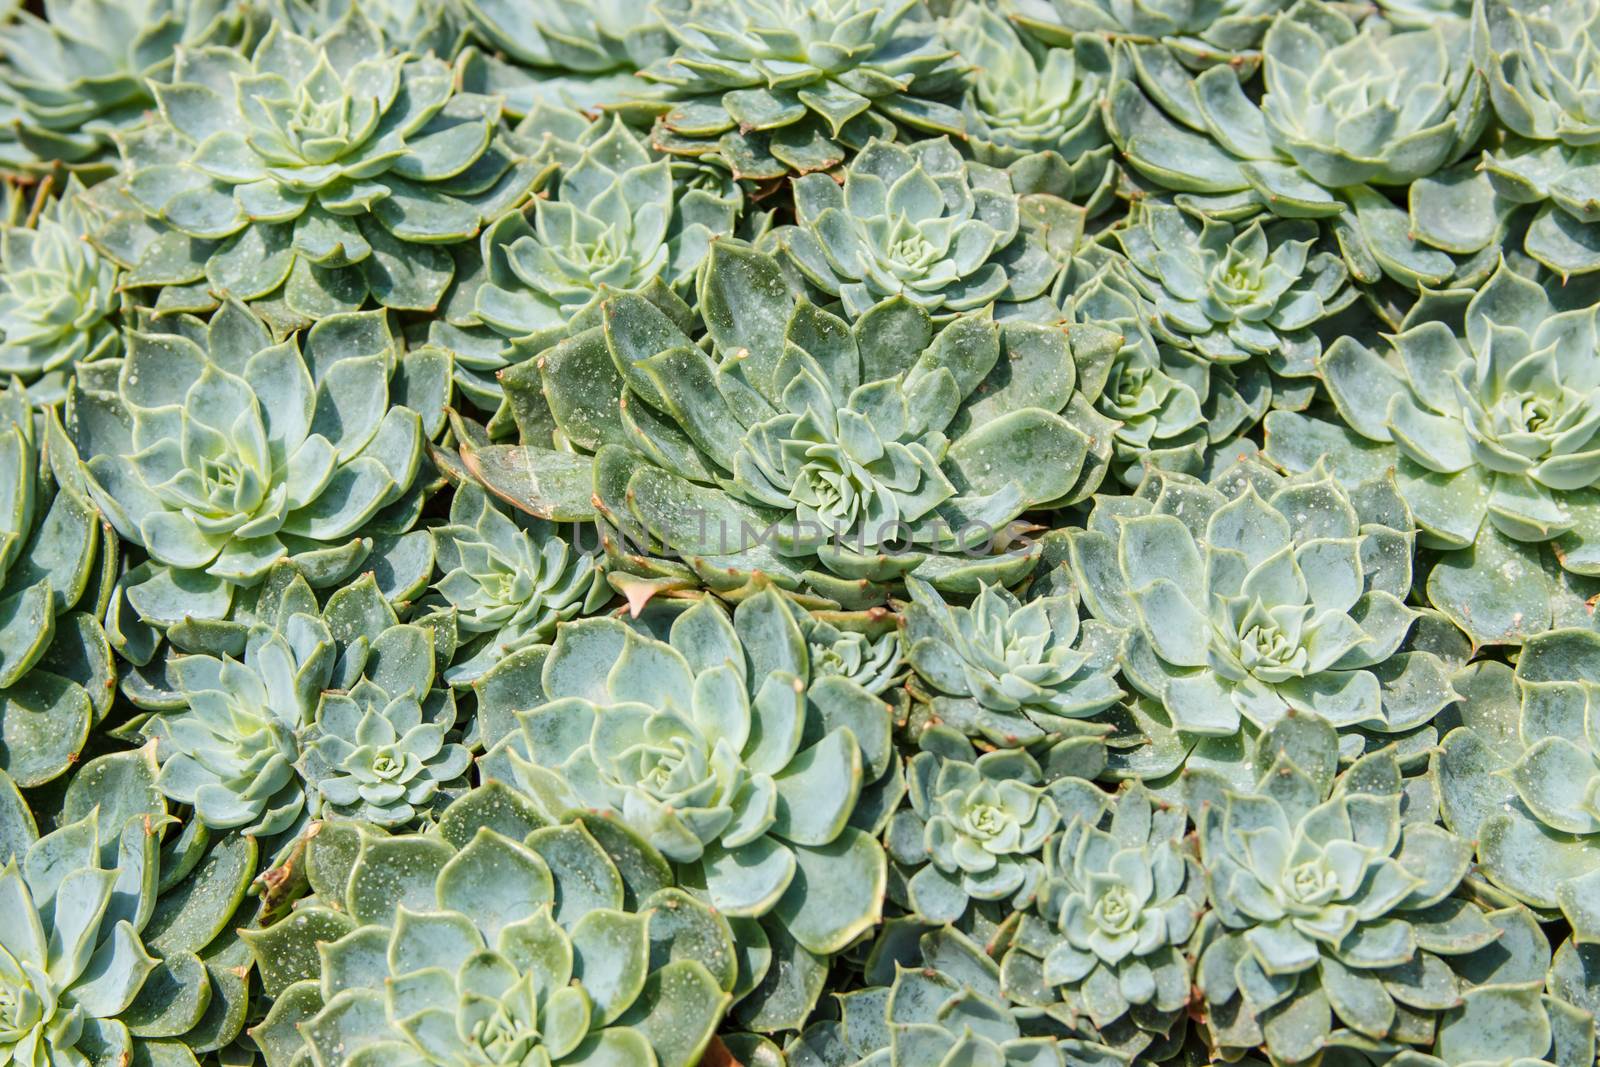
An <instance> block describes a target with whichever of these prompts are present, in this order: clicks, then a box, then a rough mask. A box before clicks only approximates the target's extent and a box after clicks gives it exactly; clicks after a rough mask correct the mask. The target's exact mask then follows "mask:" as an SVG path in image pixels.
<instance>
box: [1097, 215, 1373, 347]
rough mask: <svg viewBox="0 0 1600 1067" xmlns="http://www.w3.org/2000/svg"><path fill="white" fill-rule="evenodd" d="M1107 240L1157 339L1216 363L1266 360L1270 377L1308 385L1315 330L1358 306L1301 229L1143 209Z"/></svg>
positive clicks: (1292, 223)
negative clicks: (1150, 309)
mask: <svg viewBox="0 0 1600 1067" xmlns="http://www.w3.org/2000/svg"><path fill="white" fill-rule="evenodd" d="M1113 232H1114V233H1115V235H1116V239H1117V242H1118V244H1120V245H1121V247H1122V250H1123V252H1124V253H1125V254H1126V256H1127V263H1128V265H1129V266H1130V267H1132V268H1133V269H1132V270H1131V271H1129V272H1128V273H1127V277H1128V279H1129V280H1130V281H1132V282H1133V284H1134V285H1135V286H1136V287H1137V288H1138V289H1139V291H1140V293H1141V294H1142V295H1143V296H1144V298H1145V299H1146V300H1147V301H1148V302H1149V303H1150V304H1151V305H1153V306H1154V307H1155V310H1156V312H1157V316H1158V317H1157V320H1156V324H1155V329H1156V330H1157V331H1158V332H1159V334H1160V336H1161V339H1162V340H1164V341H1166V342H1168V343H1169V344H1174V345H1178V346H1180V347H1184V348H1191V349H1193V350H1195V351H1196V352H1198V353H1199V354H1200V355H1202V356H1203V357H1205V358H1206V359H1209V360H1213V361H1215V362H1218V363H1242V362H1244V361H1246V360H1248V359H1250V358H1252V357H1263V358H1264V359H1265V361H1266V362H1267V364H1268V366H1269V367H1271V369H1272V371H1273V373H1275V374H1279V375H1291V376H1300V377H1304V376H1306V375H1309V374H1311V373H1313V372H1314V370H1315V363H1316V360H1317V357H1318V356H1319V355H1321V353H1322V342H1321V339H1320V338H1319V337H1318V336H1317V334H1316V333H1315V332H1314V330H1313V327H1315V326H1317V325H1318V324H1319V323H1321V322H1323V321H1324V320H1326V319H1327V318H1329V317H1330V316H1332V315H1334V314H1335V313H1337V312H1339V311H1342V310H1343V309H1344V308H1346V307H1348V306H1349V305H1350V303H1351V302H1352V301H1354V300H1355V299H1356V295H1357V294H1356V290H1355V288H1354V287H1353V286H1351V285H1350V284H1349V281H1348V274H1347V272H1346V270H1345V266H1344V263H1343V262H1342V261H1341V260H1340V259H1339V257H1338V256H1337V255H1336V254H1335V253H1333V252H1329V251H1327V250H1325V249H1321V248H1319V245H1318V241H1317V236H1318V231H1317V226H1316V224H1315V223H1313V222H1310V221H1308V220H1305V219H1284V220H1278V221H1274V220H1273V219H1272V217H1271V216H1267V217H1266V218H1261V217H1257V218H1254V219H1251V220H1250V222H1249V225H1248V226H1242V225H1235V224H1233V223H1229V222H1226V221H1223V220H1220V219H1212V218H1209V217H1207V216H1205V215H1203V214H1200V213H1198V212H1189V211H1183V210H1181V209H1180V208H1177V207H1174V206H1172V205H1170V204H1166V203H1163V202H1161V201H1158V200H1147V201H1144V202H1143V203H1142V204H1141V205H1140V206H1139V207H1138V208H1136V209H1135V211H1134V213H1133V214H1132V216H1131V217H1130V224H1129V225H1127V226H1125V227H1122V228H1119V229H1117V230H1115V231H1113Z"/></svg>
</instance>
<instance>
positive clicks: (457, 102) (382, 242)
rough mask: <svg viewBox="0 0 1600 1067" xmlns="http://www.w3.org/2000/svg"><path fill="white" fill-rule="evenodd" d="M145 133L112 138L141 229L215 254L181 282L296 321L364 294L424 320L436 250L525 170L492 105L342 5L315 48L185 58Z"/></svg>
mask: <svg viewBox="0 0 1600 1067" xmlns="http://www.w3.org/2000/svg"><path fill="white" fill-rule="evenodd" d="M156 97H157V102H158V103H159V105H160V111H159V119H158V120H157V121H155V122H152V123H150V124H148V125H146V126H143V127H140V128H139V129H136V130H132V131H129V132H127V133H126V134H124V135H123V136H122V137H121V139H120V144H121V148H122V155H123V165H124V167H125V169H126V172H127V189H128V193H129V194H130V195H131V196H132V197H133V199H134V200H135V201H137V202H138V204H139V205H140V207H142V208H143V209H144V211H145V213H146V214H148V215H150V216H153V217H156V218H159V219H160V220H162V221H163V222H165V223H166V224H167V225H169V226H171V227H172V228H173V229H175V230H178V231H179V232H181V233H184V234H187V235H189V236H190V237H194V238H199V239H204V240H208V241H219V242H221V244H220V246H219V247H217V248H216V250H215V251H214V252H212V253H211V254H210V256H209V258H204V259H199V258H197V259H196V260H195V261H194V262H193V263H192V268H193V269H192V277H191V278H190V279H188V280H191V281H199V280H201V279H202V278H203V279H204V280H205V281H206V282H207V283H208V284H209V286H210V287H211V288H212V289H214V290H216V291H219V292H224V293H229V294H231V295H233V296H235V297H238V298H239V299H242V300H256V299H260V298H264V297H268V296H280V297H281V298H282V300H283V301H284V303H285V304H286V305H287V307H288V309H289V310H290V311H292V312H293V313H295V314H297V315H300V316H304V317H305V318H309V319H317V318H322V317H325V316H327V315H330V314H336V313H340V312H349V311H355V310H356V309H358V308H360V307H361V306H363V304H364V303H365V302H366V301H367V299H368V298H369V297H370V298H371V299H372V300H373V301H375V302H377V303H379V304H382V305H384V306H385V307H392V308H405V309H410V310H418V311H432V310H434V309H435V308H436V307H437V306H438V304H439V301H440V300H441V299H442V298H443V296H444V293H445V289H446V287H447V286H448V285H449V283H450V281H451V278H452V277H453V276H454V273H455V266H454V261H453V259H452V258H451V256H450V254H449V252H448V251H447V250H446V249H445V248H443V247H441V246H444V245H449V244H453V243H459V242H462V241H466V240H469V239H471V238H472V237H474V236H475V235H476V234H477V233H478V231H479V229H481V228H482V227H483V225H484V224H485V223H487V222H488V221H490V220H491V219H494V218H496V217H498V216H499V215H501V214H503V213H504V212H505V211H506V210H507V209H509V208H511V207H513V206H515V205H516V204H518V203H520V202H521V201H522V200H523V199H524V198H525V197H526V196H527V195H528V194H529V192H530V191H531V189H532V187H533V184H534V181H535V178H536V176H537V167H536V165H535V164H534V163H533V161H532V160H531V159H529V158H528V156H527V155H526V154H525V153H524V152H522V151H519V149H518V148H517V147H516V146H515V145H514V144H512V143H510V142H509V141H508V139H507V134H506V132H505V131H504V128H503V127H502V126H501V124H500V102H499V100H498V99H496V98H494V97H491V96H485V95H482V94H479V93H473V92H467V91H464V90H462V89H461V88H460V87H459V76H458V74H457V72H456V71H454V70H452V68H451V66H450V65H449V64H447V63H446V62H445V61H444V60H442V59H439V58H437V57H434V56H429V57H423V58H417V57H415V56H412V55H411V54H409V53H406V52H397V51H394V50H392V49H391V48H389V46H388V43H387V42H386V39H385V37H384V35H383V32H382V31H381V30H379V29H378V28H377V27H376V26H374V25H373V23H372V22H371V21H370V20H368V19H367V18H366V16H365V15H364V14H362V12H361V9H360V8H359V7H352V8H351V9H350V12H349V13H348V15H347V16H346V17H344V18H342V19H341V20H340V21H339V22H338V23H337V24H335V25H334V26H333V27H332V28H330V29H329V30H327V31H326V32H325V33H322V34H320V35H318V36H316V37H314V38H308V37H302V36H300V35H298V34H296V33H295V32H293V31H292V30H289V29H286V28H285V27H284V26H283V25H282V24H277V25H274V26H273V27H272V28H271V29H270V30H268V32H267V34H266V36H265V37H264V38H263V39H262V40H261V42H260V43H259V44H258V45H256V47H255V49H254V51H253V52H251V53H250V55H249V56H248V57H246V56H244V55H241V54H240V53H239V52H237V51H234V50H231V49H223V48H200V49H196V50H193V51H187V52H184V53H183V54H182V56H181V57H180V59H179V60H178V61H177V63H176V65H175V67H174V69H173V74H172V83H171V84H170V85H162V86H158V87H157V89H156Z"/></svg>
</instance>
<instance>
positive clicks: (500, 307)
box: [432, 107, 743, 410]
mask: <svg viewBox="0 0 1600 1067" xmlns="http://www.w3.org/2000/svg"><path fill="white" fill-rule="evenodd" d="M518 131H519V134H520V135H521V136H523V137H524V138H526V139H527V140H529V141H530V142H531V141H533V140H534V138H535V137H536V136H537V137H538V138H539V139H540V141H541V142H542V143H543V145H544V148H543V149H541V151H543V152H545V153H547V157H548V158H550V159H551V160H552V161H555V162H558V163H559V170H558V171H557V173H556V174H555V176H554V177H553V178H552V180H551V183H550V185H549V186H548V187H547V188H545V189H543V190H541V195H540V196H539V197H538V198H536V199H535V200H533V201H531V202H530V203H528V204H527V205H525V206H524V207H522V208H520V209H518V210H516V211H512V212H509V213H507V214H506V215H503V216H501V217H500V218H498V219H496V220H495V221H494V223H493V224H492V225H490V226H489V227H488V228H487V229H485V230H484V232H483V235H482V238H481V240H480V241H479V256H480V257H481V268H478V269H475V271H474V274H473V277H472V278H471V280H470V282H469V283H468V284H467V285H465V286H464V287H463V288H462V290H461V291H459V292H458V293H457V294H456V295H455V296H454V297H453V298H452V300H451V306H450V308H449V309H448V310H447V312H446V316H445V320H444V321H443V322H436V323H434V325H433V327H432V336H433V338H434V339H435V340H436V341H438V342H439V343H440V344H442V345H446V346H448V347H450V348H452V349H453V350H455V351H457V352H458V353H460V359H461V371H460V373H461V376H462V387H463V389H465V390H466V391H468V393H469V395H470V396H471V397H472V398H473V399H474V401H475V402H477V403H478V404H479V406H481V407H486V408H489V409H490V410H494V408H495V407H496V406H497V404H498V402H499V400H500V398H501V396H502V395H503V394H502V392H501V389H500V385H499V382H498V381H497V380H496V378H495V377H494V374H495V372H497V371H499V370H502V369H504V368H505V367H507V366H510V365H512V364H514V363H520V362H524V361H526V360H528V359H530V358H532V357H534V356H536V355H538V354H539V353H540V352H543V351H544V350H545V349H547V348H549V347H550V346H552V345H554V344H555V343H556V342H558V341H560V340H562V339H563V338H566V337H570V336H572V335H574V334H577V333H581V332H582V331H583V330H585V329H588V328H590V327H592V326H596V325H599V323H600V305H601V302H602V301H603V300H605V299H606V297H607V296H608V295H611V294H614V293H617V292H627V291H655V290H658V289H662V288H668V289H673V290H675V291H677V292H684V291H686V290H687V289H688V288H689V287H690V286H691V285H692V283H693V280H694V275H695V271H696V270H697V269H698V267H699V266H700V263H701V262H702V261H703V260H704V259H705V256H706V253H707V251H708V250H709V248H710V246H711V241H712V240H713V239H714V238H715V237H717V236H720V235H725V234H730V233H732V232H733V229H734V226H735V224H736V223H737V221H738V218H739V214H740V211H741V209H742V206H743V197H742V195H741V194H739V192H738V190H737V189H708V188H705V187H702V186H701V185H699V184H698V183H693V182H690V181H688V180H686V177H687V176H686V175H685V174H683V173H682V171H683V167H684V166H685V165H684V164H677V165H676V166H675V165H674V163H673V162H672V161H671V160H669V159H668V158H665V157H662V156H660V155H659V154H656V153H652V152H651V150H650V148H649V147H648V145H647V144H646V142H645V141H643V140H641V139H640V137H639V136H638V135H636V134H635V133H633V132H632V131H631V130H629V129H628V127H627V126H625V125H623V123H622V122H621V120H620V119H617V118H614V117H613V118H609V119H601V120H600V121H597V122H590V121H589V120H587V119H585V118H584V117H583V116H581V115H579V114H577V113H576V112H570V111H564V110H559V109H553V108H545V107H540V108H537V109H536V110H535V111H534V112H533V113H532V114H530V115H529V116H528V118H527V119H525V120H524V121H523V122H522V123H521V124H519V126H518ZM476 266H477V265H476V264H475V267H476ZM457 305H460V307H459V309H458V307H457ZM468 305H470V306H468Z"/></svg>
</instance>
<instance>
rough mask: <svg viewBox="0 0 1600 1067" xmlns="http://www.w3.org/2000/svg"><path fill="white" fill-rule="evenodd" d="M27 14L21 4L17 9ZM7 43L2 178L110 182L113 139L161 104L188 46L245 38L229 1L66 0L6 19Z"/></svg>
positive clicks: (0, 72) (0, 106) (0, 58)
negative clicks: (158, 94) (177, 58)
mask: <svg viewBox="0 0 1600 1067" xmlns="http://www.w3.org/2000/svg"><path fill="white" fill-rule="evenodd" d="M18 6H20V5H18ZM6 14H7V16H8V17H7V18H6V20H5V33H4V35H0V124H3V128H0V170H3V171H5V172H8V173H10V174H13V175H17V174H31V173H36V172H40V171H46V170H51V169H55V168H57V167H60V166H66V167H69V168H72V169H74V170H82V171H85V172H86V173H91V174H95V175H97V176H102V175H104V174H106V173H109V172H110V171H111V170H112V169H114V167H115V163H116V151H115V148H114V146H113V144H112V138H113V136H114V135H115V134H116V133H117V132H118V131H119V130H124V129H127V128H129V127H132V126H136V125H138V124H139V123H140V122H141V121H142V120H143V118H144V114H145V112H146V111H147V110H148V109H149V108H150V107H151V106H152V105H153V104H154V103H155V100H154V97H152V96H151V83H152V82H157V83H159V82H165V81H167V80H168V79H170V78H171V76H172V68H173V56H174V53H175V52H176V51H177V50H178V49H180V48H184V47H200V46H202V45H206V44H209V43H213V42H215V43H218V44H228V43H232V42H233V41H235V40H237V39H238V37H239V36H240V30H241V22H242V19H241V17H240V16H241V13H240V11H239V9H238V8H237V7H236V6H235V5H234V4H232V3H231V2H230V0H63V2H59V3H52V4H51V5H50V6H49V7H48V8H46V9H45V10H44V12H43V16H42V17H41V14H40V13H38V12H36V11H29V10H19V11H17V12H16V13H15V14H14V15H13V14H11V13H10V12H9V11H7V12H6Z"/></svg>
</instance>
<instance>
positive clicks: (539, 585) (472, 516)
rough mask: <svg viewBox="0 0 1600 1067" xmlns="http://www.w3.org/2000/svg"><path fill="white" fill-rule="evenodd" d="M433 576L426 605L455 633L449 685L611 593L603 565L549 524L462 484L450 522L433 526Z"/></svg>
mask: <svg viewBox="0 0 1600 1067" xmlns="http://www.w3.org/2000/svg"><path fill="white" fill-rule="evenodd" d="M429 533H430V534H431V535H432V537H433V544H434V558H435V566H436V568H437V574H438V578H437V580H436V581H435V582H434V583H433V586H432V594H431V595H430V596H429V597H427V598H425V599H424V600H423V601H422V604H423V605H424V606H425V607H429V606H438V607H441V608H444V609H445V610H447V611H449V612H450V613H451V614H452V616H453V618H454V620H455V625H456V628H457V630H458V632H459V633H460V634H461V635H462V638H463V641H462V644H461V647H460V648H459V649H458V650H457V659H456V662H454V663H453V664H451V666H450V667H449V668H447V669H446V670H445V672H444V676H445V679H446V680H447V681H449V682H450V684H452V685H466V684H470V683H471V682H473V681H475V680H476V679H477V678H479V677H480V676H482V674H483V673H484V672H485V671H487V670H488V669H489V668H491V667H493V666H494V665H495V664H496V663H498V662H499V661H500V660H501V659H503V658H504V657H505V656H507V655H509V654H511V653H513V652H516V651H517V650H518V649H520V648H524V647H527V646H528V645H534V644H540V643H544V642H548V641H549V639H550V638H551V637H552V636H554V634H555V628H556V624H557V623H558V622H561V621H562V620H564V619H570V618H572V617H573V616H575V615H579V614H583V615H592V614H594V613H595V612H596V611H597V610H598V609H599V608H600V607H601V606H603V605H604V604H605V603H606V602H607V601H608V600H610V599H611V588H610V586H608V585H607V584H606V577H605V567H604V565H603V563H602V562H601V561H600V560H599V559H597V558H596V557H595V556H594V555H592V554H590V553H586V552H579V551H578V550H577V549H575V548H574V547H573V546H572V544H571V543H569V542H568V541H566V540H564V539H563V538H562V537H561V536H560V535H559V533H558V532H557V530H556V529H555V528H554V526H553V525H552V524H551V523H548V522H545V521H543V520H540V519H534V518H531V517H528V516H525V515H523V514H521V513H515V514H508V513H507V509H506V508H504V507H503V506H501V505H498V504H497V503H496V502H495V501H494V500H493V499H491V498H490V497H489V495H488V494H487V493H485V492H484V491H483V490H482V489H481V488H479V487H478V486H477V485H474V484H472V483H466V484H463V485H460V486H458V487H457V488H456V492H455V495H454V496H453V497H452V498H451V500H450V521H449V522H448V523H446V524H444V525H441V526H435V527H433V528H432V529H431V530H430V531H429Z"/></svg>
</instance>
